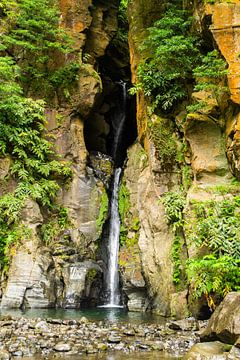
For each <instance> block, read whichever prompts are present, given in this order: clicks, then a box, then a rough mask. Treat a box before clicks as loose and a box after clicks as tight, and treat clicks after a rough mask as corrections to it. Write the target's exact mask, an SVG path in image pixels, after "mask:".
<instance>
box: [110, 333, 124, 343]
mask: <svg viewBox="0 0 240 360" xmlns="http://www.w3.org/2000/svg"><path fill="white" fill-rule="evenodd" d="M121 340H122V339H121V337H120V336H118V335H110V336H109V337H108V339H107V341H108V342H110V343H112V344H119V343H120V342H121Z"/></svg>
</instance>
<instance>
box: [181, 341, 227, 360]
mask: <svg viewBox="0 0 240 360" xmlns="http://www.w3.org/2000/svg"><path fill="white" fill-rule="evenodd" d="M226 350H229V347H228V346H227V345H226V344H223V343H221V342H220V341H212V342H206V343H199V344H195V345H193V346H192V347H191V349H190V350H189V351H188V352H187V354H186V355H185V356H184V357H183V360H227V356H228V354H227V352H226Z"/></svg>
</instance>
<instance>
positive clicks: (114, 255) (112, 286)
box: [107, 168, 122, 306]
mask: <svg viewBox="0 0 240 360" xmlns="http://www.w3.org/2000/svg"><path fill="white" fill-rule="evenodd" d="M121 171H122V169H121V168H117V169H116V170H115V173H114V182H113V192H112V198H111V207H110V231H109V243H108V256H109V260H108V274H107V281H108V283H107V287H108V289H107V290H108V294H109V304H108V305H109V306H118V305H119V304H120V293H119V276H118V249H119V236H120V216H119V211H118V189H119V180H120V175H121Z"/></svg>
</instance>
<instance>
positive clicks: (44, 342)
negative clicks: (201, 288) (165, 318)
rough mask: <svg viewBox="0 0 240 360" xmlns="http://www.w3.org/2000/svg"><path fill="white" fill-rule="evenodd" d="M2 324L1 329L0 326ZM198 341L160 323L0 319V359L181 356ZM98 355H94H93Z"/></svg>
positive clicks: (192, 333) (194, 333)
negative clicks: (141, 354) (148, 354)
mask: <svg viewBox="0 0 240 360" xmlns="http://www.w3.org/2000/svg"><path fill="white" fill-rule="evenodd" d="M1 324H4V326H1ZM198 341H199V335H198V332H193V331H191V332H190V331H181V330H176V331H175V330H173V329H172V330H171V329H169V326H166V325H162V324H149V325H148V324H138V325H137V326H136V324H123V323H114V324H113V323H111V322H107V321H101V322H97V323H94V322H91V321H89V320H88V319H86V318H85V317H83V318H81V319H80V320H61V319H40V318H37V319H25V318H7V319H6V318H4V319H3V318H1V317H0V342H1V344H2V347H1V348H0V360H9V359H10V358H11V356H12V357H13V356H14V357H15V356H16V357H17V356H18V357H21V356H30V355H32V354H42V355H43V356H44V358H47V357H48V356H49V355H51V354H52V355H54V354H55V355H54V356H56V357H57V356H59V357H60V356H61V353H62V354H64V353H67V355H70V354H76V355H77V354H79V355H80V354H84V353H85V354H86V353H87V354H95V353H101V352H107V351H113V350H114V351H120V352H124V353H129V352H134V351H152V350H155V351H162V350H163V349H164V350H166V351H167V352H168V353H169V354H170V355H171V354H173V353H174V354H176V352H177V354H178V355H179V356H182V355H184V354H185V353H186V351H187V350H188V349H189V347H190V346H191V345H192V344H194V343H196V342H198ZM96 356H97V355H96Z"/></svg>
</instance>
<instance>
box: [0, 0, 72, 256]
mask: <svg viewBox="0 0 240 360" xmlns="http://www.w3.org/2000/svg"><path fill="white" fill-rule="evenodd" d="M38 2H39V1H38ZM33 3H34V2H32V1H30V0H23V1H21V2H19V3H15V2H14V1H12V2H6V1H3V2H2V3H1V7H2V10H3V12H4V14H5V15H6V23H5V24H3V29H4V30H5V32H3V36H2V39H3V41H2V44H1V51H2V52H1V54H2V56H0V156H3V157H4V156H8V157H9V158H10V159H11V168H10V175H11V176H12V177H13V178H14V179H15V180H17V186H16V189H15V190H14V191H13V192H12V193H6V194H5V195H3V196H2V197H1V198H0V212H1V214H0V228H1V247H2V249H5V248H6V249H8V247H9V246H10V245H9V244H13V242H14V241H13V239H15V240H17V238H18V237H19V238H20V235H18V227H19V229H20V228H21V225H20V224H19V216H20V213H21V210H22V208H23V207H24V204H25V201H26V199H27V198H29V197H31V198H32V199H34V200H36V201H37V202H38V203H39V204H40V205H43V206H46V207H48V208H53V207H54V205H53V200H54V197H55V196H56V194H57V191H58V190H59V185H58V182H57V180H58V179H61V180H62V179H65V180H66V179H67V178H69V177H70V176H71V170H70V168H69V167H68V166H66V164H65V163H64V162H62V161H59V159H57V157H56V156H54V151H53V145H52V143H51V142H50V141H49V140H50V138H49V139H48V138H47V135H45V123H46V120H45V114H44V113H45V109H44V102H43V101H42V100H33V99H32V98H26V97H24V95H23V94H24V91H23V86H22V82H21V81H25V79H24V77H25V76H26V78H27V77H28V76H30V77H31V74H28V72H27V71H26V67H25V66H26V64H27V62H28V61H33V60H34V54H31V51H32V52H34V51H35V50H36V49H35V47H34V46H38V45H39V46H40V50H41V46H42V47H43V48H44V49H43V51H47V48H48V46H49V48H52V49H53V48H54V46H55V45H56V38H54V36H55V35H56V34H57V33H53V34H52V35H49V34H47V35H46V34H45V33H44V31H45V30H46V28H45V25H44V24H45V21H46V18H43V19H42V20H41V19H40V18H39V17H38V15H39V14H41V11H42V10H41V9H40V10H39V13H37V11H38V9H37V8H36V7H32V5H33ZM44 4H45V5H46V2H44V1H43V2H42V3H41V5H44ZM35 5H36V4H35ZM14 6H15V7H16V9H17V11H15V10H16V9H15V10H14V11H13V8H14ZM39 6H40V3H39ZM28 7H31V11H32V12H31V11H30V10H29V13H28V14H27V12H28ZM49 11H50V10H49ZM54 11H55V10H54ZM33 13H34V14H35V15H34V16H36V17H35V18H34V16H33V18H31V19H30V16H31V14H32V15H33ZM49 16H50V15H49ZM38 21H39V22H40V23H38ZM8 23H11V27H8ZM4 26H5V27H4ZM47 30H48V31H50V30H49V28H47ZM31 31H32V32H34V31H35V33H36V34H35V35H36V36H37V37H39V39H38V40H36V39H35V38H34V34H33V33H31ZM41 32H43V33H41ZM29 34H32V35H31V36H30V35H29ZM45 35H46V38H45ZM48 36H50V37H51V36H53V37H52V38H51V39H52V40H51V39H50V38H48ZM41 37H42V39H40V38H41ZM41 41H43V42H44V43H45V45H44V44H42V45H41ZM48 41H49V43H48V44H47V42H48ZM51 41H52V44H51ZM54 43H55V45H54ZM31 44H32V47H31ZM55 48H57V45H56V47H55ZM16 49H18V55H19V57H18V59H17V60H18V62H19V65H16V56H15V55H16V51H17V50H16ZM5 50H6V51H7V53H9V54H11V53H12V54H13V56H3V55H4V51H5ZM40 50H39V51H40ZM25 53H27V54H30V55H31V56H30V58H29V59H28V56H27V55H26V57H25ZM14 56H15V57H14ZM35 56H39V57H40V53H39V52H37V53H36V54H35ZM19 59H20V60H21V61H20V60H19ZM35 60H36V59H35ZM39 61H40V60H39ZM37 66H38V65H36V68H37ZM39 69H40V68H39ZM23 74H24V76H23ZM14 234H17V235H16V236H15V235H14ZM13 235H14V236H13ZM8 239H11V241H9V240H8ZM6 251H7V250H6ZM0 257H1V258H2V261H5V260H4V259H5V258H4V251H2V253H1V254H0Z"/></svg>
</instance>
